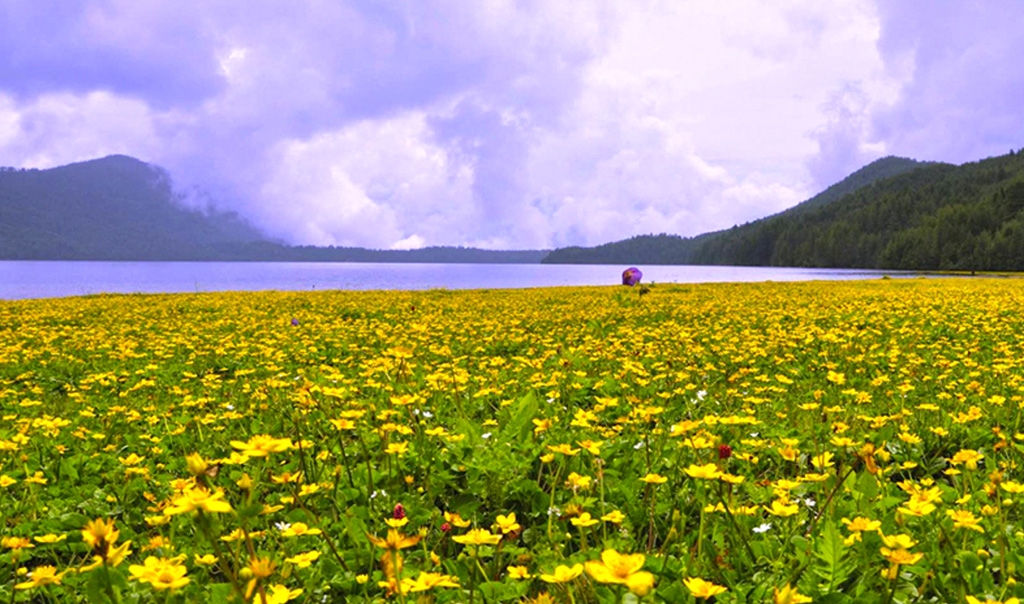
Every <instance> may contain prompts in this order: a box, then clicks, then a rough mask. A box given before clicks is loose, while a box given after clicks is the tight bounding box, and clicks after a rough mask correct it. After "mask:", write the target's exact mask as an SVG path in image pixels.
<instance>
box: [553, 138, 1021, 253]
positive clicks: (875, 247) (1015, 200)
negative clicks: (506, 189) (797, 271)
mask: <svg viewBox="0 0 1024 604" xmlns="http://www.w3.org/2000/svg"><path fill="white" fill-rule="evenodd" d="M880 162H881V163H880ZM908 162H909V163H908ZM1021 210H1024V153H1013V152H1011V153H1010V154H1008V155H1004V156H1001V157H994V158H990V159H985V160H982V161H979V162H973V163H968V164H964V165H961V166H953V165H949V164H921V163H917V162H911V160H900V159H898V158H886V159H885V160H879V161H878V162H875V163H873V164H871V165H869V166H866V167H865V168H864V169H862V170H860V171H858V172H856V173H854V174H853V175H851V176H850V177H849V178H847V179H845V180H844V181H842V182H840V183H838V184H837V185H834V186H833V187H830V188H829V189H828V190H826V191H825V192H824V193H822V194H821V195H818V196H816V197H815V198H812V199H810V200H808V201H806V202H804V203H802V204H800V205H798V206H796V207H794V208H791V209H789V210H787V211H785V212H782V213H779V214H776V215H774V216H770V217H767V218H763V219H761V220H758V221H755V222H751V223H748V224H745V225H742V226H737V227H733V228H732V229H728V230H725V231H718V232H715V233H708V234H704V235H700V236H697V237H694V238H680V237H674V236H670V235H658V236H641V237H634V238H633V239H629V240H626V241H620V242H616V243H613V244H606V245H604V246H598V247H596V248H589V249H582V248H575V249H573V248H566V249H561V250H555V251H554V252H552V253H551V254H549V255H548V256H547V257H546V258H545V260H544V261H545V262H568V263H573V262H589V261H591V259H594V260H593V261H596V262H602V263H606V262H607V263H618V264H627V263H630V264H632V263H641V264H642V263H647V264H656V263H679V264H725V265H748V266H769V265H770V266H808V267H836V268H839V267H850V268H886V269H917V270H1024V213H1022V211H1021ZM598 259H599V260H598ZM666 260H667V262H666Z"/></svg>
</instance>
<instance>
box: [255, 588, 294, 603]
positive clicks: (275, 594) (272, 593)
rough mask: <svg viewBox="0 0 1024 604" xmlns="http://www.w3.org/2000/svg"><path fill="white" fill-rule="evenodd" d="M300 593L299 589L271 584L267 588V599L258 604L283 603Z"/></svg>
mask: <svg viewBox="0 0 1024 604" xmlns="http://www.w3.org/2000/svg"><path fill="white" fill-rule="evenodd" d="M301 595H302V590H301V589H288V588H287V587H285V586H284V585H271V586H270V587H268V588H267V599H266V600H265V601H264V602H261V603H258V604H285V602H288V601H290V600H294V599H295V598H297V597H299V596H301Z"/></svg>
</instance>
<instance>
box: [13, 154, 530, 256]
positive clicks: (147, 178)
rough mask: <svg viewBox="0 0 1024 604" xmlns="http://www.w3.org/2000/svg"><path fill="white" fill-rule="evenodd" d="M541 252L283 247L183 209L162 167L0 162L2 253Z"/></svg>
mask: <svg viewBox="0 0 1024 604" xmlns="http://www.w3.org/2000/svg"><path fill="white" fill-rule="evenodd" d="M549 251H550V250H481V249H475V248H464V247H429V248H424V249H419V250H368V249H363V248H354V247H313V246H289V245H284V244H281V243H276V242H272V241H268V240H267V239H266V238H265V237H264V236H263V235H262V234H261V233H259V232H258V231H257V230H256V229H254V228H253V227H251V226H250V225H249V224H248V223H246V222H245V221H244V220H243V219H241V218H239V217H238V216H237V215H235V214H231V213H219V212H200V211H197V210H191V209H188V208H185V207H183V206H182V205H181V204H180V203H178V200H177V198H176V197H175V195H174V193H173V191H172V189H171V181H170V178H169V176H168V175H167V173H166V172H164V171H163V170H162V169H160V168H158V167H156V166H153V165H150V164H147V163H144V162H142V161H139V160H137V159H134V158H131V157H127V156H124V155H112V156H109V157H104V158H102V159H95V160H91V161H86V162H81V163H76V164H70V165H67V166H62V167H59V168H52V169H48V170H35V169H30V170H24V169H21V170H18V169H14V168H0V260H228V261H266V262H275V261H287V262H437V263H445V262H452V263H455V262H472V263H538V262H540V260H541V259H542V258H544V256H546V255H547V254H548V252H549Z"/></svg>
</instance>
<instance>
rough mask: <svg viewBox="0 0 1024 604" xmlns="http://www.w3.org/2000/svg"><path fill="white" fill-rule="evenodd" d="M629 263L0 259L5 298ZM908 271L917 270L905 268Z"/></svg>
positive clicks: (573, 276) (479, 284)
mask: <svg viewBox="0 0 1024 604" xmlns="http://www.w3.org/2000/svg"><path fill="white" fill-rule="evenodd" d="M626 268H627V267H626V266H624V265H614V266H608V265H568V264H371V263H319V262H301V263H300V262H295V263H292V262H38V261H33V262H21V261H0V299H6V300H16V299H24V298H52V297H63V296H83V295H89V294H100V293H178V292H211V291H226V290H244V291H259V290H294V291H315V290H325V289H434V288H446V289H488V288H519V287H552V286H564V285H615V284H618V283H620V281H621V275H622V271H623V270H625V269H626ZM640 269H641V270H642V271H643V273H644V277H643V281H644V283H651V282H655V283H711V282H730V281H810V280H847V279H877V278H880V277H881V276H882V275H885V274H892V275H893V276H899V275H900V273H898V272H891V271H890V272H886V271H873V270H860V269H808V268H775V267H746V266H642V265H641V266H640ZM902 275H903V276H910V275H912V273H903V274H902Z"/></svg>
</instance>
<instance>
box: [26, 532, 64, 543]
mask: <svg viewBox="0 0 1024 604" xmlns="http://www.w3.org/2000/svg"><path fill="white" fill-rule="evenodd" d="M67 538H68V536H67V535H54V534H53V533H50V534H48V535H41V536H39V537H33V539H35V541H36V543H59V542H61V541H64V540H65V539H67Z"/></svg>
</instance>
